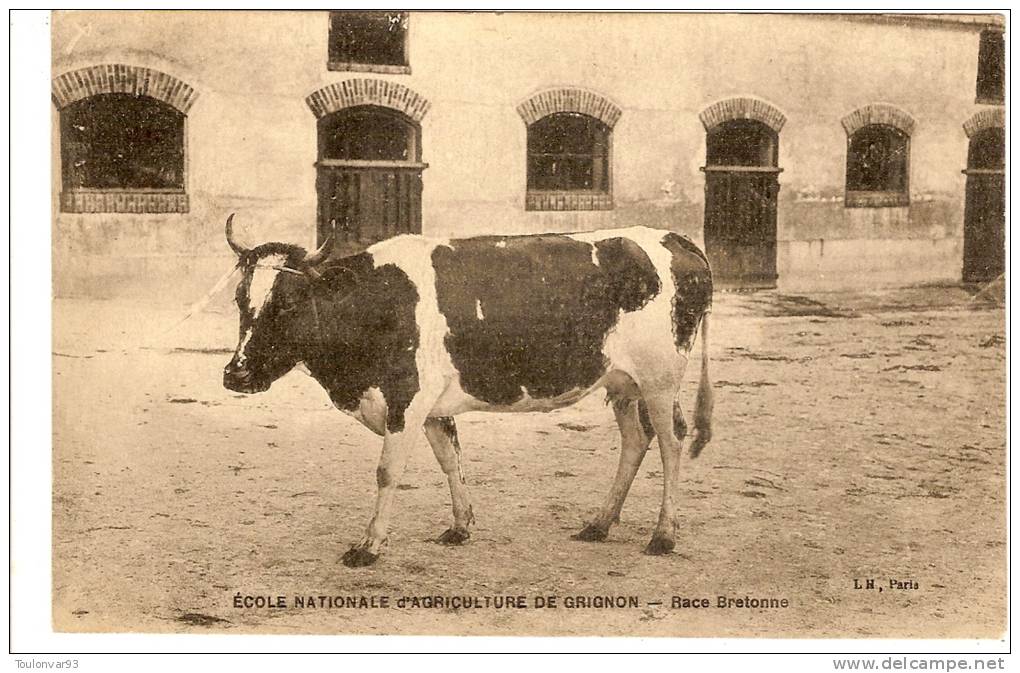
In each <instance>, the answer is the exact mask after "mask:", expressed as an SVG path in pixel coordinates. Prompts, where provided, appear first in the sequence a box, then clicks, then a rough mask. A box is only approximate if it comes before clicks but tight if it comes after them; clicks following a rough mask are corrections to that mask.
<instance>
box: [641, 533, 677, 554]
mask: <svg viewBox="0 0 1020 673" xmlns="http://www.w3.org/2000/svg"><path fill="white" fill-rule="evenodd" d="M675 546H676V542H674V541H673V538H671V537H666V536H665V535H659V534H655V535H653V536H652V541H651V542H649V543H648V546H647V547H645V553H646V554H650V555H652V556H661V555H662V554H668V553H670V552H671V551H673V547H675Z"/></svg>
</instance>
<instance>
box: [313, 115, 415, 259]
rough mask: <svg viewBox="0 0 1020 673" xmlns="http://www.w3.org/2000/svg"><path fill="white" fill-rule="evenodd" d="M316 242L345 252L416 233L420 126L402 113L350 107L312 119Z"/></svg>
mask: <svg viewBox="0 0 1020 673" xmlns="http://www.w3.org/2000/svg"><path fill="white" fill-rule="evenodd" d="M318 137H319V142H318V146H319V149H318V161H317V163H316V192H317V193H318V202H319V205H318V238H319V241H320V242H321V241H322V240H323V239H324V238H325V237H326V236H327V235H329V233H330V231H333V230H334V229H335V231H336V232H337V237H338V239H339V242H340V243H342V244H347V245H346V246H345V247H347V249H348V250H353V249H357V248H362V247H365V246H366V245H370V244H372V243H375V242H376V241H380V240H383V239H385V238H390V237H392V236H397V235H399V234H408V233H415V234H417V233H421V191H422V170H423V169H424V168H426V167H427V166H426V164H423V163H421V127H420V126H419V124H418V123H417V122H416V121H415V120H413V119H412V118H410V117H408V116H407V115H405V114H403V113H402V112H399V111H397V110H393V109H390V108H385V107H381V106H376V105H356V106H352V107H346V108H343V109H341V110H338V111H336V112H332V113H329V114H326V115H324V116H322V117H320V118H319V120H318Z"/></svg>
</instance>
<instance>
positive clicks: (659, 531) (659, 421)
mask: <svg viewBox="0 0 1020 673" xmlns="http://www.w3.org/2000/svg"><path fill="white" fill-rule="evenodd" d="M674 395H675V391H673V390H672V389H671V387H664V388H663V389H660V390H651V391H648V392H647V393H646V395H645V402H646V403H647V404H648V416H649V418H650V419H651V422H652V427H654V428H655V434H656V435H657V436H658V438H659V450H660V452H661V454H662V481H663V484H662V508H661V509H660V510H659V521H658V523H657V524H656V526H655V531H654V532H653V533H652V539H651V541H650V542H649V543H648V546H647V547H645V553H646V554H667V553H669V552H670V551H672V550H673V548H674V547H675V546H676V529H677V515H676V503H675V497H676V491H677V487H678V484H679V481H680V453H681V442H682V440H683V437H678V436H677V433H679V432H684V433H686V423H685V422H684V421H683V413H682V412H680V407H679V405H678V404H677V403H676V400H675V398H674Z"/></svg>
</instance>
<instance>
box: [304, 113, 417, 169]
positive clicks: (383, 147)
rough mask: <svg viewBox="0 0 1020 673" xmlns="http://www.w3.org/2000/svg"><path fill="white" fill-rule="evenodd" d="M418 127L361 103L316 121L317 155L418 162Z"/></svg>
mask: <svg viewBox="0 0 1020 673" xmlns="http://www.w3.org/2000/svg"><path fill="white" fill-rule="evenodd" d="M417 137H418V129H417V127H416V126H415V125H414V123H413V122H411V120H409V119H407V118H406V117H405V116H404V115H401V114H400V113H398V112H394V111H391V110H387V109H385V108H380V107H375V106H372V105H363V106H358V107H353V108H348V109H346V110H341V111H340V112H337V113H334V114H331V115H327V116H325V117H323V118H322V119H320V120H319V158H320V159H341V160H360V161H418V160H419V159H420V156H419V153H418V142H417Z"/></svg>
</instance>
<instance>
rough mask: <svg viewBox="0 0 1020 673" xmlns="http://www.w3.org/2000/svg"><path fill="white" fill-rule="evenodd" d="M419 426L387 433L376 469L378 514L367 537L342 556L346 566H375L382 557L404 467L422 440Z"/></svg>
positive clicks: (376, 505) (369, 525) (367, 531)
mask: <svg viewBox="0 0 1020 673" xmlns="http://www.w3.org/2000/svg"><path fill="white" fill-rule="evenodd" d="M420 427H421V425H412V424H410V423H408V424H407V425H406V426H405V427H404V429H403V430H402V431H400V432H387V433H386V434H385V435H384V436H383V449H382V456H380V458H379V467H378V468H377V469H376V484H377V486H378V489H379V490H378V493H377V494H376V498H375V513H374V514H373V515H372V520H371V521H370V522H369V524H368V529H367V530H366V531H365V537H363V538H362V539H361V542H359V543H358V544H356V545H354V546H353V547H351V548H350V549H349V550H348V551H347V553H346V554H344V555H343V562H344V565H346V566H349V567H351V568H357V567H360V566H367V565H372V564H373V563H375V561H376V559H377V558H379V554H380V553H381V551H382V547H383V545H384V544H385V543H386V537H387V535H388V532H389V529H390V517H391V515H392V513H393V496H394V494H395V493H396V488H397V484H398V483H399V481H400V478H401V477H402V476H403V474H404V466H405V465H407V457H408V455H409V454H410V452H411V447H412V446H413V445H414V443H415V440H417V439H418V437H419V434H418V433H419V428H420Z"/></svg>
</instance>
